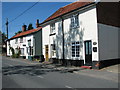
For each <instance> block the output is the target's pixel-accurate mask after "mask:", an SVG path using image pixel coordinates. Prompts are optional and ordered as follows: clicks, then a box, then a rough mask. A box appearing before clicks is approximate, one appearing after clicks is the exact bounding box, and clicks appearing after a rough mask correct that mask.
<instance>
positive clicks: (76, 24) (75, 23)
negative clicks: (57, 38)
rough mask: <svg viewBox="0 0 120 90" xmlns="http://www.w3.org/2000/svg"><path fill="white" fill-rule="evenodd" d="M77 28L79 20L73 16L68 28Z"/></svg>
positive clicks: (76, 16)
mask: <svg viewBox="0 0 120 90" xmlns="http://www.w3.org/2000/svg"><path fill="white" fill-rule="evenodd" d="M78 26H79V18H78V15H73V16H72V17H71V24H70V28H77V27H78Z"/></svg>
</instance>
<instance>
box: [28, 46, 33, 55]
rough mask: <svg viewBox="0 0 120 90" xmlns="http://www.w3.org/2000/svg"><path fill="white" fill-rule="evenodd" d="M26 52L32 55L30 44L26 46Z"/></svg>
mask: <svg viewBox="0 0 120 90" xmlns="http://www.w3.org/2000/svg"><path fill="white" fill-rule="evenodd" d="M27 53H28V55H33V47H31V46H29V47H27Z"/></svg>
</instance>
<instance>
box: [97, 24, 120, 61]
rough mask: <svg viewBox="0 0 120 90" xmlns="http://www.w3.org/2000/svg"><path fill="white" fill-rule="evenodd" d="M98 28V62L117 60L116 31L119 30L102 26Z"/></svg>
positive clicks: (117, 44)
mask: <svg viewBox="0 0 120 90" xmlns="http://www.w3.org/2000/svg"><path fill="white" fill-rule="evenodd" d="M98 26H99V56H100V60H108V59H117V58H120V56H119V52H120V51H118V50H119V45H120V42H119V43H118V39H119V37H118V30H119V29H120V28H118V27H113V26H109V25H104V24H100V23H99V24H98Z"/></svg>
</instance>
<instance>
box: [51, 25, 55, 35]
mask: <svg viewBox="0 0 120 90" xmlns="http://www.w3.org/2000/svg"><path fill="white" fill-rule="evenodd" d="M54 33H55V23H52V24H51V25H50V34H54Z"/></svg>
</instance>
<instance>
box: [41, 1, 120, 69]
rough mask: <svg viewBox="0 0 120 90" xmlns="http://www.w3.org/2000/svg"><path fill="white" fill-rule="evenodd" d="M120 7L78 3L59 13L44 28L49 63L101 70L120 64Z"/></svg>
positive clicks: (105, 4)
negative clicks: (119, 16)
mask: <svg viewBox="0 0 120 90" xmlns="http://www.w3.org/2000/svg"><path fill="white" fill-rule="evenodd" d="M118 4H119V3H117V2H116V3H113V2H112V3H110V2H74V3H71V4H69V5H66V6H64V7H61V8H60V9H58V10H57V11H56V12H55V13H53V14H52V15H51V16H50V17H48V18H47V19H46V20H45V21H44V22H43V23H41V24H40V25H41V26H42V50H43V55H44V57H45V60H46V61H49V60H52V61H53V62H61V61H62V62H63V63H64V64H67V65H75V66H82V65H87V66H92V68H97V69H99V68H102V67H104V66H107V65H110V64H115V63H118V60H119V59H120V47H119V46H120V30H119V29H120V25H119V23H118V22H119V19H118V6H119V5H118Z"/></svg>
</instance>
